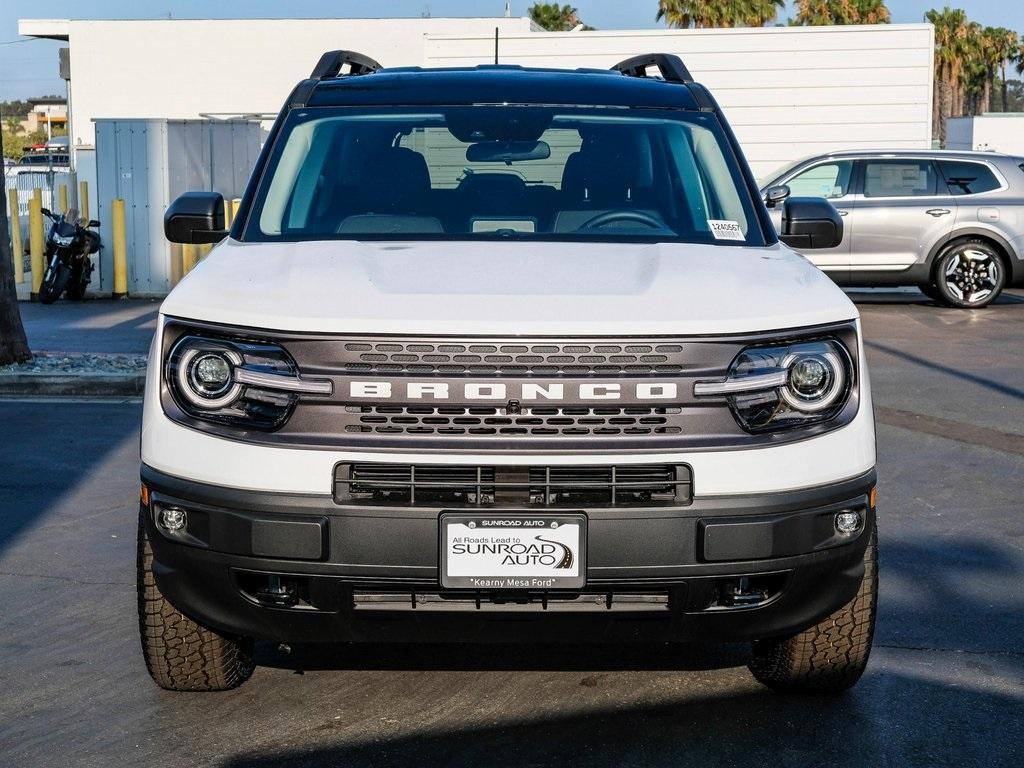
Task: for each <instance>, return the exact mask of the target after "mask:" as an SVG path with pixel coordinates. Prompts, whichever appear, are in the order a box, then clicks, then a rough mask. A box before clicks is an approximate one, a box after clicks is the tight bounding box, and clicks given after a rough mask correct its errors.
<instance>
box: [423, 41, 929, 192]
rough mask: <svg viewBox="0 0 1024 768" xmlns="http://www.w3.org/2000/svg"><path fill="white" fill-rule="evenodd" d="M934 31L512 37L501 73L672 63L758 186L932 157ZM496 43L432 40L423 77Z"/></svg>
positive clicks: (503, 48)
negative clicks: (681, 65) (822, 162)
mask: <svg viewBox="0 0 1024 768" xmlns="http://www.w3.org/2000/svg"><path fill="white" fill-rule="evenodd" d="M933 50H934V38H933V29H932V26H931V25H930V24H892V25H889V24H879V25H873V26H847V27H770V28H763V29H702V30H653V31H642V32H641V31H636V32H634V31H628V32H627V31H608V32H602V31H596V32H565V33H546V34H532V35H510V36H504V37H502V39H501V41H500V60H501V63H503V64H521V65H523V66H538V67H597V68H602V69H607V68H608V67H610V66H612V65H613V64H615V63H616V62H618V61H621V60H622V59H626V58H629V57H630V56H635V55H637V54H640V53H647V52H654V51H659V52H665V53H676V54H678V55H680V56H682V57H683V60H684V61H685V62H686V65H687V67H688V68H689V69H690V72H691V73H692V74H693V76H694V77H695V78H696V79H697V80H698V81H700V82H702V83H704V84H705V85H706V86H708V88H710V89H711V91H712V93H714V95H715V98H716V99H717V100H718V102H719V103H720V104H721V105H722V108H723V109H724V111H725V113H726V116H727V117H728V119H729V122H730V123H731V124H732V126H733V129H734V130H735V131H736V134H737V136H738V138H739V140H740V143H741V144H742V145H743V149H744V152H745V153H746V155H747V159H748V160H749V161H750V164H751V167H752V168H753V169H754V173H755V175H757V176H759V177H764V176H766V175H768V174H770V173H771V172H772V171H773V170H775V169H777V168H779V167H780V166H782V165H784V164H786V163H789V162H792V161H794V160H797V159H800V158H801V157H805V156H807V155H811V154H816V153H820V152H827V151H830V150H837V149H848V148H879V147H891V148H911V149H927V148H928V147H930V146H931V99H932V57H933ZM493 57H494V37H493V35H491V36H484V35H476V36H474V35H429V36H428V37H427V49H426V66H467V65H470V66H471V65H475V64H479V63H480V62H486V61H487V60H488V58H490V60H492V61H493Z"/></svg>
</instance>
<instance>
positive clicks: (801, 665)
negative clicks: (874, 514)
mask: <svg viewBox="0 0 1024 768" xmlns="http://www.w3.org/2000/svg"><path fill="white" fill-rule="evenodd" d="M870 536H871V538H870V540H869V541H868V546H867V549H866V550H865V551H864V578H863V579H862V580H861V583H860V590H859V591H858V592H857V596H856V597H854V598H853V600H851V601H850V602H848V603H847V604H846V605H844V606H843V607H842V608H840V609H839V610H838V611H836V612H835V613H833V614H832V615H831V616H829V617H828V618H826V619H824V620H823V621H821V622H819V623H818V624H815V625H814V626H813V627H811V628H810V629H805V630H804V631H803V632H801V633H799V634H798V635H794V636H793V637H788V638H783V639H774V640H758V641H756V642H755V643H754V652H753V657H752V658H751V660H750V663H749V665H748V666H749V667H750V671H751V672H752V673H753V674H754V677H756V678H757V679H758V680H759V681H760V682H762V683H764V684H765V685H767V686H768V687H769V688H773V689H775V690H777V691H780V692H783V693H840V692H842V691H845V690H846V689H847V688H850V687H852V686H853V685H854V684H855V683H856V682H857V681H858V680H859V679H860V676H861V675H862V674H863V673H864V668H865V667H866V666H867V664H868V656H869V655H870V653H871V641H872V638H873V636H874V634H875V611H876V607H877V602H878V544H877V533H876V531H875V528H874V526H872V529H871V533H870Z"/></svg>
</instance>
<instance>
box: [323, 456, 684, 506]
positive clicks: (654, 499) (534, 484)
mask: <svg viewBox="0 0 1024 768" xmlns="http://www.w3.org/2000/svg"><path fill="white" fill-rule="evenodd" d="M334 483H335V500H336V501H337V502H338V503H340V504H387V505H395V504H399V505H413V506H416V505H438V504H442V505H447V506H491V505H494V504H501V505H503V506H515V507H580V506H604V505H615V506H649V505H659V504H660V505H667V504H670V505H679V504H689V503H690V501H691V500H692V493H693V477H692V474H691V471H690V468H689V467H688V466H687V465H685V464H623V465H611V466H605V465H598V466H529V467H505V466H486V465H436V464H384V463H355V464H339V465H338V467H337V469H336V471H335V478H334Z"/></svg>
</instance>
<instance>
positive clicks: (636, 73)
mask: <svg viewBox="0 0 1024 768" xmlns="http://www.w3.org/2000/svg"><path fill="white" fill-rule="evenodd" d="M648 67H657V68H658V71H659V72H660V73H661V77H662V78H663V79H664V80H665V82H666V83H692V82H693V76H692V75H691V74H690V70H688V69H687V68H686V65H685V64H683V60H682V59H681V58H679V57H678V56H676V55H675V54H674V53H645V54H643V55H641V56H634V57H633V58H631V59H626V60H625V61H620V62H619V63H618V64H616V65H615V66H614V67H612V69H613V70H616V71H618V72H621V73H622V74H624V75H626V76H627V77H647V68H648Z"/></svg>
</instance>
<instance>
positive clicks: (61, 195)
mask: <svg viewBox="0 0 1024 768" xmlns="http://www.w3.org/2000/svg"><path fill="white" fill-rule="evenodd" d="M57 203H58V204H59V205H60V209H59V210H60V212H61V213H67V212H68V185H67V184H58V185H57Z"/></svg>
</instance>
